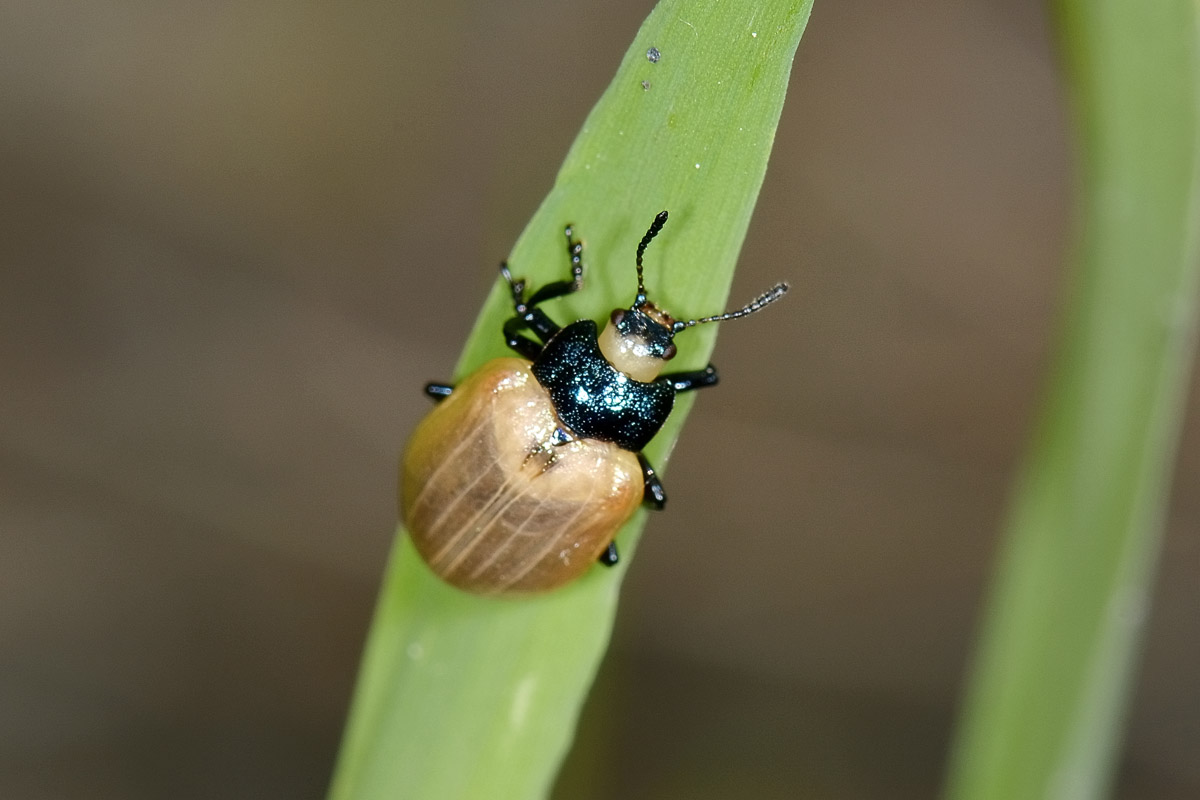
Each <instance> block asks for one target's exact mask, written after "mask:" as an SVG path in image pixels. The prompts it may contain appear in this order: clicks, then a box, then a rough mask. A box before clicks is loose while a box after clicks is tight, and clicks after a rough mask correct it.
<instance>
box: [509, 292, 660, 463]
mask: <svg viewBox="0 0 1200 800" xmlns="http://www.w3.org/2000/svg"><path fill="white" fill-rule="evenodd" d="M626 315H628V312H626ZM600 338H601V337H599V336H597V331H596V323H595V322H593V321H592V320H590V319H583V320H579V321H578V322H573V323H571V324H570V325H568V326H567V327H565V328H563V329H562V330H561V331H559V332H558V333H557V334H555V335H554V337H553V338H552V339H551V340H550V341H549V342H547V343H546V346H545V348H543V350H542V353H541V355H539V356H538V357H537V359H536V360H535V361H534V362H533V365H532V367H530V369H531V371H532V372H533V374H534V375H535V376H536V377H537V379H538V381H539V382H540V383H541V384H542V385H543V386H544V387H546V389H547V390H548V391H549V392H550V398H551V401H552V402H553V403H554V410H555V412H556V413H557V414H558V416H559V419H561V420H562V421H563V423H564V424H565V425H566V427H567V428H568V429H570V431H571V432H572V433H573V434H574V435H576V436H579V437H583V438H592V439H600V440H602V441H606V442H613V443H615V444H617V445H618V446H619V447H621V448H623V449H625V450H630V451H632V452H635V453H636V452H638V451H640V450H641V449H642V448H643V447H645V446H646V444H647V443H648V442H649V441H650V440H651V439H652V438H654V434H656V433H657V432H658V429H659V428H661V427H662V424H663V422H665V421H666V419H667V416H668V415H669V414H670V413H671V407H672V406H673V404H674V402H675V388H674V385H673V384H672V383H671V382H670V381H665V380H651V381H641V380H638V379H637V378H634V377H633V376H631V375H629V374H628V373H627V372H624V371H623V370H621V369H619V368H618V367H617V366H616V365H614V364H613V363H612V361H611V360H610V357H609V356H607V355H606V354H605V353H604V351H603V349H602V348H603V346H602V345H601V344H600Z"/></svg>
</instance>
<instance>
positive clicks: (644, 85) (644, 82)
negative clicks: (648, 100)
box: [642, 81, 650, 91]
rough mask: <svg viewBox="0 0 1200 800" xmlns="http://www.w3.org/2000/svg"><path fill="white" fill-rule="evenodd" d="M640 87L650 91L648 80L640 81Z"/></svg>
mask: <svg viewBox="0 0 1200 800" xmlns="http://www.w3.org/2000/svg"><path fill="white" fill-rule="evenodd" d="M642 88H643V89H645V90H646V91H650V81H642Z"/></svg>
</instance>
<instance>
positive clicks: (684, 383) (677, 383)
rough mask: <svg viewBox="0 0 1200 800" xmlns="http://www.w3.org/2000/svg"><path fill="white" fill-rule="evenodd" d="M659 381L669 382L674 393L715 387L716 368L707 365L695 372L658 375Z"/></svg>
mask: <svg viewBox="0 0 1200 800" xmlns="http://www.w3.org/2000/svg"><path fill="white" fill-rule="evenodd" d="M658 379H659V380H660V381H669V382H670V383H671V385H672V386H674V387H675V392H676V393H679V392H690V391H693V390H695V389H703V388H704V387H705V386H716V385H717V380H718V378H717V368H716V367H714V366H713V365H712V364H709V365H708V366H707V367H705V368H704V369H698V370H696V371H695V372H669V373H667V374H666V375H660V376H659V378H658Z"/></svg>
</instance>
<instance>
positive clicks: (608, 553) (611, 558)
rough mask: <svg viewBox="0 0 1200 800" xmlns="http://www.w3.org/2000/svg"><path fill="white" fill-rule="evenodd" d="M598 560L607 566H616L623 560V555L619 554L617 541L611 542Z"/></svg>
mask: <svg viewBox="0 0 1200 800" xmlns="http://www.w3.org/2000/svg"><path fill="white" fill-rule="evenodd" d="M597 560H598V561H599V562H600V563H601V564H603V565H604V566H606V567H615V566H616V565H617V564H618V563H619V562H620V561H621V557H620V556H619V555H617V543H616V542H609V543H608V549H607V550H605V551H604V552H603V553H601V554H600V558H599V559H597Z"/></svg>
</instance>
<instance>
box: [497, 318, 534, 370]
mask: <svg viewBox="0 0 1200 800" xmlns="http://www.w3.org/2000/svg"><path fill="white" fill-rule="evenodd" d="M528 328H529V323H528V322H526V321H525V320H523V319H521V318H520V317H513V318H512V319H510V320H508V321H507V322H505V323H504V343H505V344H507V345H508V346H509V347H511V348H512V349H513V350H516V351H517V352H518V353H520V354H521V355H522V356H524V357H525V358H528V359H529V360H530V361H535V360H537V357H538V356H540V355H541V354H542V346H541V345H540V344H538V343H537V342H535V341H534V340H533V339H530V338H529V337H528V336H522V335H521V333H520V332H521V331H523V330H526V329H528Z"/></svg>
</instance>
